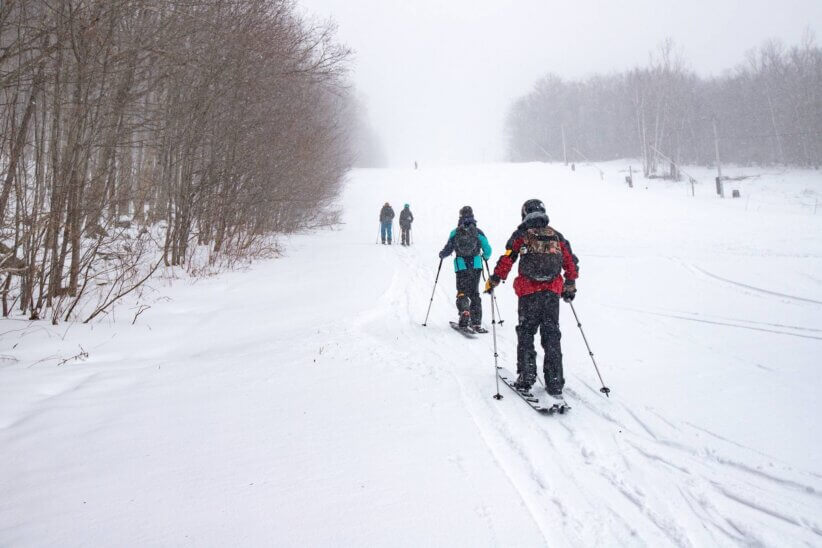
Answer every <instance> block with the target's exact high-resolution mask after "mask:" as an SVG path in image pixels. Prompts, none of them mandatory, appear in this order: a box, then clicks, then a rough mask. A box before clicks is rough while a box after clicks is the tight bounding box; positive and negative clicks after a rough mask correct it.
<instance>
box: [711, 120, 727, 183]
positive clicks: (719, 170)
mask: <svg viewBox="0 0 822 548" xmlns="http://www.w3.org/2000/svg"><path fill="white" fill-rule="evenodd" d="M711 123H712V124H713V126H714V148H715V149H716V193H717V194H719V195H720V196H721V197H723V198H724V197H725V189H724V188H723V185H722V164H721V163H720V162H719V133H717V131H716V117H714V118H711Z"/></svg>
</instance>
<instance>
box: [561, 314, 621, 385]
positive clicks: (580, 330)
mask: <svg viewBox="0 0 822 548" xmlns="http://www.w3.org/2000/svg"><path fill="white" fill-rule="evenodd" d="M568 304H569V305H570V306H571V312H573V313H574V318H575V319H576V320H577V327H579V332H580V333H582V340H583V341H585V346H586V348H588V355H589V356H591V362H593V364H594V369H596V372H597V377H599V383H600V384H601V385H602V388H600V389H599V391H600V392H602V393H603V394H605V395H606V396H607V397H609V398H610V397H611V396H609V395H608V394H610V393H611V389H610V388H608V387H607V386H605V381H603V380H602V375H600V373H599V367H597V361H596V360H595V359H594V353H593V352H591V345H589V344H588V338H587V337H586V336H585V331H583V330H582V323H580V321H579V316H577V311H576V309H575V308H574V303H572V302H571V301H568Z"/></svg>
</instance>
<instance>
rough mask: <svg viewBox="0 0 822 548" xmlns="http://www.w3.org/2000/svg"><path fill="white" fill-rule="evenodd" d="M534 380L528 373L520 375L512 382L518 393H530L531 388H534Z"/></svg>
mask: <svg viewBox="0 0 822 548" xmlns="http://www.w3.org/2000/svg"><path fill="white" fill-rule="evenodd" d="M535 380H536V379H535V378H534V375H533V374H530V373H520V374H519V375H517V380H516V381H515V382H514V388H516V389H517V390H519V391H520V392H526V393H528V392H530V391H531V387H532V386H534V381H535Z"/></svg>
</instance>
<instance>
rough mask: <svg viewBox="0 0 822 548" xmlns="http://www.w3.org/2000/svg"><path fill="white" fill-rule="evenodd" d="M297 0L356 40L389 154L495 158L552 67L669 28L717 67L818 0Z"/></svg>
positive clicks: (703, 63)
mask: <svg viewBox="0 0 822 548" xmlns="http://www.w3.org/2000/svg"><path fill="white" fill-rule="evenodd" d="M300 3H301V5H302V6H303V9H305V10H306V11H307V12H308V13H310V14H311V15H312V16H313V17H316V18H317V19H320V20H325V19H329V18H331V19H333V20H334V21H335V22H336V23H337V25H338V26H339V35H338V36H339V38H340V40H342V41H343V42H345V43H347V44H348V45H349V46H351V47H352V48H353V49H354V50H355V56H354V72H353V81H354V83H355V84H356V86H357V88H358V89H359V91H360V93H361V94H362V95H363V98H364V99H365V101H366V103H367V106H368V108H369V111H370V117H371V122H372V124H373V125H374V127H375V129H376V131H377V132H378V134H379V135H380V137H381V139H382V142H383V145H384V147H385V149H386V151H387V154H388V159H389V162H390V163H391V165H393V166H409V165H412V164H413V162H414V161H415V160H417V161H419V162H420V164H421V165H422V166H426V165H434V164H458V163H471V162H483V161H494V160H500V159H503V157H504V150H503V144H504V140H503V131H502V123H503V119H504V116H505V112H506V110H507V108H508V107H509V105H510V104H511V101H512V100H513V99H514V98H516V97H518V96H520V95H522V94H524V93H527V92H528V91H529V90H530V89H531V87H532V85H533V84H534V82H535V81H536V79H537V78H539V77H540V76H542V75H544V74H545V73H547V72H549V71H550V72H554V73H557V74H559V75H560V76H562V77H563V78H581V77H585V76H587V75H590V74H594V73H599V72H610V71H617V70H623V69H626V68H630V67H632V66H635V65H638V64H642V63H644V62H645V61H646V60H647V59H648V54H649V51H650V50H652V49H654V48H655V47H656V46H657V45H658V44H659V43H660V42H661V41H662V40H664V39H665V38H666V37H672V38H673V39H674V40H675V41H676V43H677V45H678V46H679V48H680V49H681V51H682V53H683V54H684V55H685V57H686V59H687V60H688V62H689V64H690V66H691V68H693V69H695V70H696V71H697V72H699V73H700V74H716V73H719V72H721V71H723V70H726V69H729V68H732V67H733V66H734V65H736V64H738V63H740V62H741V61H742V60H743V58H744V55H745V52H746V51H747V50H750V49H751V48H753V47H756V46H759V45H760V44H761V43H762V42H763V41H764V40H767V39H771V38H775V39H778V40H782V41H784V42H786V43H789V44H790V43H795V42H797V41H798V40H799V39H800V38H801V37H802V34H803V33H804V32H805V31H806V30H807V29H811V30H812V31H814V32H815V33H816V34H817V38H818V39H819V38H820V36H819V34H820V30H822V1H820V0H784V1H781V2H779V3H777V2H774V1H773V0H748V1H741V0H739V1H738V0H719V1H711V0H693V1H690V2H682V1H679V0H631V1H629V2H614V1H611V0H607V1H605V0H600V1H591V0H587V1H585V0H583V1H577V2H555V1H551V2H549V1H538V0H514V1H511V2H499V1H490V0H448V1H445V2H443V1H440V0H414V1H400V0H355V1H352V0H300ZM626 5H628V6H630V7H626Z"/></svg>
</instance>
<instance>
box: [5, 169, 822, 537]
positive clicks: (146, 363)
mask: <svg viewBox="0 0 822 548" xmlns="http://www.w3.org/2000/svg"><path fill="white" fill-rule="evenodd" d="M602 167H603V169H604V170H605V171H606V178H605V181H600V179H599V175H598V174H597V173H596V171H595V170H593V169H591V168H588V167H584V166H580V167H579V168H578V170H577V171H576V172H575V173H571V172H570V171H569V170H568V169H567V168H565V167H564V166H547V165H538V164H533V165H518V166H511V165H496V166H476V167H463V168H449V169H441V170H426V171H419V172H414V171H389V170H362V171H355V172H353V173H352V174H351V176H350V181H349V183H348V185H347V190H346V193H345V196H344V197H343V206H344V208H345V212H346V213H345V220H346V222H345V224H344V225H343V226H341V227H340V229H339V230H335V231H323V232H319V233H316V234H311V235H306V236H299V237H294V238H292V239H291V240H290V241H289V242H288V247H287V249H288V252H287V255H288V256H287V258H284V259H281V260H275V261H267V262H262V263H260V264H258V265H256V266H255V267H254V268H252V269H251V270H249V271H246V272H236V273H230V274H226V275H222V276H219V277H216V278H210V279H206V280H200V281H197V282H196V283H185V282H182V281H181V282H178V283H176V284H174V285H172V286H171V287H165V288H163V289H162V294H163V295H166V296H168V297H169V298H168V299H161V300H159V301H158V302H157V303H155V304H154V305H153V307H152V308H151V309H150V310H148V311H146V312H145V313H143V314H142V315H141V316H140V317H139V319H138V321H137V322H136V325H134V326H131V325H129V324H130V321H131V317H132V316H133V313H134V312H133V311H128V310H127V307H126V306H124V307H122V308H121V311H120V312H119V313H118V315H119V320H120V321H118V322H116V323H99V324H96V325H94V326H71V327H68V328H67V326H59V327H58V328H53V327H51V326H48V325H45V324H42V323H38V324H34V325H31V324H28V323H27V322H19V321H9V320H4V321H2V322H0V333H2V335H1V337H0V355H2V356H1V357H0V448H2V451H0V493H2V496H0V545H15V546H35V545H37V546H39V545H135V544H140V545H198V546H199V545H213V546H219V545H260V544H264V545H272V544H277V545H283V546H298V545H299V546H305V545H309V546H323V545H391V546H419V545H449V546H486V545H506V546H542V545H548V544H550V545H576V546H589V545H594V544H599V545H638V546H642V545H647V546H662V545H684V546H687V545H701V546H704V545H738V544H765V545H780V546H784V545H804V544H811V545H822V456H820V455H822V442H820V440H822V425H820V422H819V420H818V417H819V416H822V404H821V403H820V400H819V397H818V391H819V389H820V387H822V372H821V371H820V368H819V365H818V364H819V357H818V356H819V354H820V351H822V274H820V273H821V272H822V211H820V212H819V214H817V215H814V211H813V208H814V203H815V200H816V199H817V197H819V196H822V181H820V177H819V175H818V173H813V172H788V173H780V172H772V173H767V172H765V173H763V176H762V177H760V178H758V179H753V180H750V181H749V182H746V183H745V186H743V187H742V191H743V197H742V199H740V200H719V199H717V198H715V197H714V195H713V192H712V187H711V184H709V183H708V182H705V183H702V184H699V185H697V188H696V193H697V196H696V197H690V196H689V195H688V192H689V189H688V188H687V187H686V186H685V185H683V184H678V185H676V184H671V183H662V182H655V181H654V182H648V184H647V186H648V188H647V189H646V188H645V186H646V184H645V182H644V181H640V182H639V183H638V184H637V188H635V189H633V190H629V189H627V188H626V187H625V186H624V184H621V183H620V181H621V179H622V177H623V174H622V173H621V172H620V170H621V169H623V168H624V167H626V165H625V163H613V164H606V165H604V166H602ZM694 172H695V173H697V174H698V175H699V176H700V179H702V180H704V181H710V175H709V173H708V172H707V171H706V170H694ZM531 197H539V198H542V199H543V200H545V202H546V204H547V206H548V212H549V215H550V216H551V219H552V223H553V225H554V226H555V227H556V228H557V229H559V230H560V231H562V232H563V233H564V234H565V236H566V237H567V238H568V239H569V240H570V241H571V242H572V244H573V245H574V250H575V252H576V253H577V255H579V257H580V265H581V275H580V280H579V283H578V287H579V296H578V299H577V301H576V303H577V309H578V312H579V313H580V316H581V319H582V322H583V324H584V327H585V329H586V332H587V334H588V336H589V338H590V341H591V343H592V345H593V349H594V351H595V352H596V354H597V357H598V359H599V361H600V363H601V367H602V373H603V376H604V377H605V380H606V382H607V383H608V384H609V386H610V387H611V389H612V391H613V392H612V397H611V398H610V399H606V398H604V397H603V396H602V395H601V394H600V393H599V392H598V390H597V389H598V387H599V386H598V383H597V380H596V376H595V374H594V371H593V368H592V367H591V364H590V361H589V360H588V356H587V353H586V351H585V348H584V346H583V344H582V340H581V338H580V336H579V333H578V332H577V331H576V328H575V325H574V323H573V322H572V317H571V315H570V311H569V310H567V309H566V307H565V306H563V311H562V314H563V316H562V322H563V325H562V327H563V333H564V338H563V344H564V346H563V350H564V354H565V363H566V378H567V388H566V397H567V399H568V400H569V403H570V404H571V405H572V406H573V410H572V411H571V413H570V414H568V415H566V416H562V417H544V416H540V415H537V414H536V413H534V412H533V411H532V410H531V409H530V408H528V407H527V406H526V405H524V403H523V402H522V401H521V400H519V399H518V398H516V397H514V395H513V394H506V393H505V392H504V391H503V392H502V393H503V395H505V396H506V397H505V399H503V400H501V401H497V400H494V399H493V398H491V395H492V394H493V393H494V391H495V385H494V376H493V375H494V370H493V357H492V350H491V338H490V335H488V336H483V338H482V339H480V340H477V341H468V340H466V339H464V338H462V337H460V336H459V335H457V334H455V333H454V332H453V331H452V330H451V329H449V328H448V325H447V320H449V319H452V317H453V316H454V314H455V313H454V307H453V299H454V290H453V274H452V273H451V271H450V269H448V268H444V269H443V274H442V275H441V277H440V285H439V287H438V289H437V292H436V295H435V301H434V306H433V309H432V312H431V319H430V320H429V325H428V327H422V326H421V325H420V324H421V322H422V319H423V316H424V314H425V309H426V306H427V304H428V299H429V296H430V294H431V284H432V283H433V280H434V274H435V271H436V265H437V258H436V253H437V251H438V250H439V248H440V247H441V246H442V245H443V244H444V242H445V238H446V236H447V233H448V230H449V229H450V228H452V225H453V224H454V222H455V221H456V214H457V211H458V209H459V208H460V206H462V205H466V204H470V205H472V206H473V207H474V211H475V214H476V217H477V219H478V221H479V224H480V227H481V228H482V229H483V230H484V231H485V232H486V234H488V235H489V239H490V241H491V244H492V246H494V255H495V256H497V255H498V254H499V252H501V250H502V248H503V246H504V243H505V241H506V239H507V238H508V236H509V235H510V233H511V231H512V230H513V229H514V228H515V226H516V223H517V220H518V211H519V206H520V204H521V203H522V201H523V200H524V199H526V198H531ZM386 200H389V201H391V203H392V204H393V205H394V206H395V208H396V209H397V211H399V208H400V207H401V205H402V203H403V202H410V203H411V205H412V209H413V211H414V214H415V216H416V218H417V222H416V223H415V232H414V246H413V247H412V248H409V249H406V248H402V247H399V246H394V247H390V248H389V247H387V246H379V245H375V244H374V242H375V240H376V237H377V214H378V210H379V207H380V205H381V204H382V203H383V202H384V201H386ZM498 293H499V302H500V306H501V308H502V315H503V318H504V319H505V323H504V325H503V326H502V327H501V328H500V329H499V332H498V336H499V345H500V355H501V359H502V360H503V362H504V363H505V365H507V366H509V367H511V368H513V367H514V364H513V360H514V358H515V341H516V337H515V334H514V324H515V322H516V299H515V297H514V295H513V292H512V290H511V287H510V284H506V285H503V286H502V287H501V288H500V290H499V291H498ZM487 304H488V302H487V301H486V308H485V311H486V314H487V313H488V312H489V309H488V306H487ZM487 319H488V320H489V321H490V316H488V315H487ZM486 323H487V322H486ZM80 347H82V348H83V349H84V350H85V351H87V352H88V354H89V358H88V359H87V360H85V361H79V360H78V361H69V362H67V363H65V364H63V365H59V366H58V365H57V364H58V363H60V362H61V361H62V360H63V359H65V358H68V357H71V356H74V355H76V354H77V353H78V352H79V351H80ZM501 389H502V390H505V387H502V388H501Z"/></svg>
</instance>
